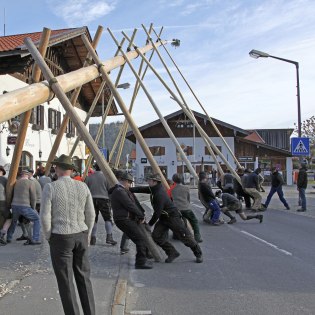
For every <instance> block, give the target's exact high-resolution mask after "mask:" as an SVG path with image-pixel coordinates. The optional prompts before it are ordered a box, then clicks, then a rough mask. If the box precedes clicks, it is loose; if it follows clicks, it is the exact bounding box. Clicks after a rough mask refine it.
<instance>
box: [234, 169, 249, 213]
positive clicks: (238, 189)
mask: <svg viewBox="0 0 315 315" xmlns="http://www.w3.org/2000/svg"><path fill="white" fill-rule="evenodd" d="M237 174H238V176H239V177H240V179H241V181H242V178H243V176H244V169H242V168H239V169H238V170H237ZM233 189H234V191H235V193H236V195H237V197H238V199H240V200H241V199H242V197H243V198H244V201H245V206H246V209H248V210H249V209H251V196H250V195H249V194H247V193H246V192H245V191H244V189H243V186H242V185H241V184H240V183H239V182H238V180H237V179H236V178H235V177H234V178H233Z"/></svg>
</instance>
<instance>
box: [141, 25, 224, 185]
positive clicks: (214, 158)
mask: <svg viewBox="0 0 315 315" xmlns="http://www.w3.org/2000/svg"><path fill="white" fill-rule="evenodd" d="M142 28H143V30H144V32H145V33H146V34H147V37H148V41H150V42H151V43H152V45H153V49H154V50H155V51H156V53H157V55H158V57H159V59H160V61H161V62H162V64H163V66H164V68H165V70H166V72H167V73H168V75H169V77H170V79H171V81H172V82H173V84H174V86H175V88H176V90H177V92H178V94H179V96H180V97H181V99H182V101H183V104H184V106H186V109H187V110H188V111H189V112H190V114H191V115H192V116H194V114H193V112H192V111H191V109H190V108H189V106H188V105H187V103H186V101H185V99H184V96H183V94H182V92H181V90H180V89H179V87H178V85H177V83H176V81H175V79H174V77H173V76H172V74H171V72H170V70H169V69H168V67H167V65H166V63H165V61H164V59H163V58H162V56H161V54H160V52H159V51H158V50H157V49H156V48H155V45H154V42H153V40H152V38H151V37H150V34H149V33H148V31H147V30H146V28H145V26H144V25H143V24H142ZM200 136H201V138H202V139H203V140H204V142H205V143H206V146H207V148H208V150H209V153H210V155H211V156H212V158H213V160H214V162H215V164H216V166H217V169H218V171H219V173H220V174H223V170H222V168H221V165H220V163H219V162H218V160H217V158H216V156H215V154H214V152H213V150H212V148H211V145H210V144H209V143H208V140H207V139H208V137H206V138H205V137H203V135H200ZM194 150H195V148H194ZM195 172H196V171H195ZM197 180H198V178H197Z"/></svg>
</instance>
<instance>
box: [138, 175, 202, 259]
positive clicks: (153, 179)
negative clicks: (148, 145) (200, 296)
mask: <svg viewBox="0 0 315 315" xmlns="http://www.w3.org/2000/svg"><path fill="white" fill-rule="evenodd" d="M147 182H148V184H149V188H145V187H144V189H143V191H142V192H150V193H151V204H152V206H153V210H154V213H153V216H152V218H151V220H150V221H149V225H150V226H153V225H154V229H153V232H152V238H153V240H154V241H155V242H156V243H157V244H158V245H159V246H160V247H161V248H162V249H163V250H164V251H165V253H166V255H167V258H166V259H165V262H166V263H171V262H173V260H174V259H176V258H177V257H179V256H180V253H179V252H178V251H177V250H176V249H175V247H174V246H173V245H172V244H171V243H170V242H169V241H168V230H171V231H172V232H173V233H174V234H175V236H176V237H177V238H178V239H179V240H180V241H181V242H183V243H184V245H186V246H187V247H190V249H191V250H192V251H193V253H194V255H195V257H196V262H197V263H201V262H202V261H203V259H202V251H201V248H200V246H199V245H198V243H197V242H196V240H195V239H194V237H193V235H192V234H191V233H190V232H189V230H188V228H187V227H186V226H185V223H184V221H183V220H182V218H181V214H180V212H179V210H178V209H177V208H176V207H175V205H174V203H173V202H172V200H171V199H170V197H169V196H168V195H167V192H166V190H165V188H164V187H163V186H162V184H161V177H160V175H159V174H152V175H150V176H149V177H148V178H147ZM145 189H147V190H146V191H145ZM138 192H140V191H138Z"/></svg>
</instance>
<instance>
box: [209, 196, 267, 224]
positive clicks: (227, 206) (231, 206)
mask: <svg viewBox="0 0 315 315" xmlns="http://www.w3.org/2000/svg"><path fill="white" fill-rule="evenodd" d="M215 196H216V197H217V198H220V199H222V206H220V208H221V211H222V212H223V213H224V214H225V215H226V216H227V217H229V218H230V219H231V220H230V221H229V222H228V224H234V223H236V218H235V217H234V216H233V215H232V214H231V213H230V211H235V212H236V213H237V214H238V215H239V216H240V217H241V219H242V220H244V221H247V220H252V219H257V220H259V223H262V221H263V219H264V217H263V215H262V214H257V215H246V214H245V213H244V211H243V209H242V203H241V202H240V201H239V200H238V199H237V198H236V197H235V196H233V195H231V194H229V193H222V192H221V190H218V191H216V192H215Z"/></svg>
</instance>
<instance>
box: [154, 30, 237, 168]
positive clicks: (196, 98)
mask: <svg viewBox="0 0 315 315" xmlns="http://www.w3.org/2000/svg"><path fill="white" fill-rule="evenodd" d="M153 32H154V33H155V35H156V36H157V38H158V41H160V40H161V39H160V35H158V34H157V33H156V31H155V30H154V29H153ZM161 46H163V48H164V50H165V51H166V53H167V55H168V56H169V58H170V59H171V61H172V63H173V65H174V66H175V68H176V69H177V71H178V72H179V74H180V76H181V77H182V79H183V80H184V82H185V83H186V85H187V86H188V88H189V90H190V91H191V93H192V94H193V96H194V98H195V100H196V101H197V102H198V104H199V105H200V107H201V109H202V110H203V112H204V113H205V115H206V116H207V118H208V120H209V121H210V123H211V125H212V127H213V128H214V130H215V131H216V132H217V134H218V136H219V137H220V138H221V140H222V141H223V143H224V145H225V146H226V148H227V149H228V151H229V152H230V154H231V156H232V157H233V159H234V161H235V163H236V164H237V166H238V167H239V168H242V165H241V164H240V163H239V161H238V160H237V158H236V156H235V155H234V153H233V151H232V149H231V148H230V146H229V145H228V143H227V142H226V141H225V139H224V137H223V136H222V134H221V132H220V130H219V129H218V127H217V126H216V124H215V122H214V121H213V120H212V118H211V117H210V116H209V114H208V112H207V111H206V109H205V107H204V106H203V105H202V103H201V101H200V100H199V98H198V97H197V95H196V93H195V92H194V90H193V89H192V87H191V85H190V84H189V83H188V81H187V80H186V78H185V76H184V75H183V73H182V72H181V70H180V69H179V67H178V65H177V64H176V62H175V60H174V59H173V57H172V56H171V54H170V52H169V51H168V49H167V48H166V47H165V45H164V44H161Z"/></svg>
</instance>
